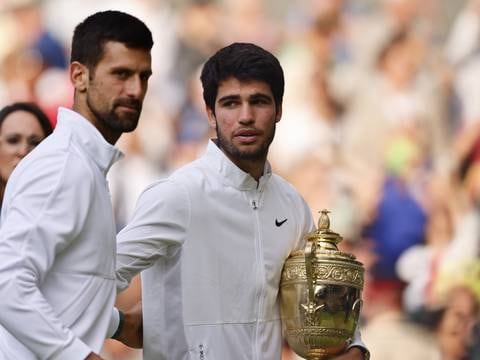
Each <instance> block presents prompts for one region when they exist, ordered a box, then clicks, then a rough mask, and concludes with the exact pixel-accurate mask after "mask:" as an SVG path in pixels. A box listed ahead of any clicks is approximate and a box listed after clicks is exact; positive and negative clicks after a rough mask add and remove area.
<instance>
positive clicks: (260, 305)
mask: <svg viewBox="0 0 480 360" xmlns="http://www.w3.org/2000/svg"><path fill="white" fill-rule="evenodd" d="M257 194H258V192H257ZM252 205H253V210H255V211H254V215H255V225H256V234H255V239H256V244H255V247H256V253H257V265H258V271H257V276H258V277H257V281H260V283H261V284H262V285H261V288H260V290H259V291H258V296H257V309H258V310H257V321H256V326H255V343H254V344H255V345H254V348H255V351H254V357H255V359H258V356H259V354H260V349H259V345H260V344H259V324H260V318H261V314H262V308H263V292H264V291H265V290H264V283H265V281H264V278H265V269H264V264H263V260H262V258H263V256H262V252H263V248H262V241H261V240H262V239H261V236H260V234H261V232H260V220H259V217H258V212H257V211H256V210H258V198H257V199H256V200H255V199H254V200H252Z"/></svg>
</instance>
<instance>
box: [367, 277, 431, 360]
mask: <svg viewBox="0 0 480 360" xmlns="http://www.w3.org/2000/svg"><path fill="white" fill-rule="evenodd" d="M369 286H370V287H369ZM371 286H373V287H374V289H372V288H371ZM401 298H402V288H401V287H400V286H385V285H383V284H382V285H379V284H378V283H376V282H375V280H374V281H373V282H372V283H370V285H367V288H366V289H365V290H364V299H365V302H366V303H367V305H366V307H365V310H366V311H365V312H364V315H366V316H367V319H366V320H367V323H366V325H365V326H364V327H363V328H362V338H363V339H364V341H365V343H366V344H368V346H369V349H370V353H371V357H372V359H388V360H397V359H398V360H400V359H406V358H408V359H409V360H433V359H439V357H438V345H437V344H436V341H435V338H434V336H433V334H432V333H431V332H428V331H427V330H425V329H423V328H422V327H420V326H418V325H415V324H412V323H410V322H409V321H408V319H407V318H405V316H404V313H403V309H402V302H401Z"/></svg>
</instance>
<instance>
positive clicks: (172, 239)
mask: <svg viewBox="0 0 480 360" xmlns="http://www.w3.org/2000/svg"><path fill="white" fill-rule="evenodd" d="M189 224H190V198H189V195H188V190H187V189H186V187H185V186H184V185H182V184H178V183H175V182H174V181H172V180H169V179H167V180H163V181H160V182H158V183H156V184H155V185H152V186H151V187H149V188H147V189H146V190H145V191H144V192H143V193H142V194H141V195H140V197H139V199H138V202H137V206H136V209H135V211H134V214H133V216H132V219H131V220H130V222H129V223H128V225H127V226H125V228H124V229H123V230H122V231H121V232H120V233H119V234H118V236H117V290H118V291H121V290H124V289H125V288H126V287H128V284H129V283H130V281H131V280H132V278H133V277H134V276H135V275H136V274H138V273H139V272H141V271H142V270H144V269H146V268H148V267H150V266H152V265H153V264H154V263H155V262H156V261H157V260H158V259H159V258H161V257H169V256H172V255H174V254H175V253H176V252H177V251H178V250H179V249H180V247H181V245H182V244H183V242H184V241H185V237H186V234H187V229H188V227H189Z"/></svg>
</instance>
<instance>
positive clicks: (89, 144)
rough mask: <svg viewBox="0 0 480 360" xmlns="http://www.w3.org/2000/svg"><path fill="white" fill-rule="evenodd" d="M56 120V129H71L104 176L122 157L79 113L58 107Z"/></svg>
mask: <svg viewBox="0 0 480 360" xmlns="http://www.w3.org/2000/svg"><path fill="white" fill-rule="evenodd" d="M57 119H58V120H57V127H60V128H62V127H66V128H69V129H72V130H73V134H74V136H75V138H77V139H78V141H79V142H80V144H82V145H83V147H84V150H85V151H86V152H87V154H88V155H89V156H90V157H91V159H92V160H93V161H94V162H95V163H96V164H97V165H98V166H99V167H100V169H101V170H102V172H103V173H104V174H106V173H107V172H108V170H109V169H110V167H111V166H112V165H113V164H114V163H115V162H117V161H118V160H120V159H121V158H122V157H123V153H122V152H121V151H120V150H119V149H117V148H116V147H115V146H113V145H111V144H109V143H108V142H107V141H106V140H105V138H104V137H103V135H102V134H101V133H100V132H99V131H98V129H97V128H96V127H95V126H93V124H92V123H91V122H90V121H88V120H87V119H85V118H84V117H83V116H82V115H80V114H79V113H77V112H75V111H73V110H70V109H67V108H64V107H60V108H59V109H58V116H57Z"/></svg>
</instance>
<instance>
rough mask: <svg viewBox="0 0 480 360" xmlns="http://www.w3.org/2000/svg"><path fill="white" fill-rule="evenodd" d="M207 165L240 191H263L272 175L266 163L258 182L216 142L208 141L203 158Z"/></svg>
mask: <svg viewBox="0 0 480 360" xmlns="http://www.w3.org/2000/svg"><path fill="white" fill-rule="evenodd" d="M203 158H204V159H205V161H207V164H208V165H209V166H210V167H212V168H213V169H214V170H215V171H218V172H219V173H220V174H221V175H223V177H224V180H225V181H226V182H227V183H228V184H230V185H232V186H233V187H235V188H238V189H240V190H253V189H259V190H260V189H262V188H263V186H264V185H265V184H266V183H267V181H268V180H269V179H270V177H271V175H272V168H271V166H270V164H269V163H268V161H267V162H266V163H265V168H264V170H263V175H262V176H261V177H260V179H259V181H258V183H257V181H256V180H255V179H254V178H253V177H252V176H251V175H250V174H248V173H246V172H245V171H243V170H242V169H240V168H239V167H238V166H237V165H235V164H234V163H233V162H232V161H231V160H230V159H229V158H228V157H227V156H226V155H225V154H224V152H223V151H222V150H220V148H219V147H218V146H217V145H216V144H215V142H214V141H213V140H212V139H210V140H209V141H208V146H207V151H206V153H205V155H204V157H203Z"/></svg>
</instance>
